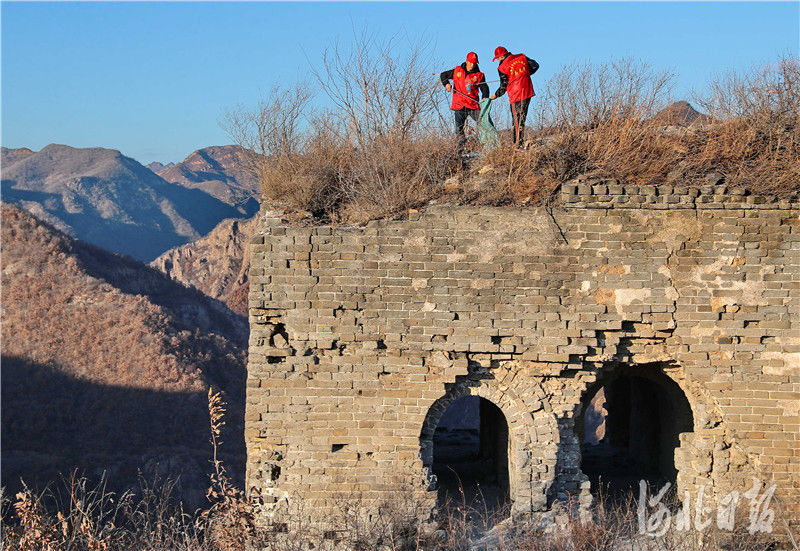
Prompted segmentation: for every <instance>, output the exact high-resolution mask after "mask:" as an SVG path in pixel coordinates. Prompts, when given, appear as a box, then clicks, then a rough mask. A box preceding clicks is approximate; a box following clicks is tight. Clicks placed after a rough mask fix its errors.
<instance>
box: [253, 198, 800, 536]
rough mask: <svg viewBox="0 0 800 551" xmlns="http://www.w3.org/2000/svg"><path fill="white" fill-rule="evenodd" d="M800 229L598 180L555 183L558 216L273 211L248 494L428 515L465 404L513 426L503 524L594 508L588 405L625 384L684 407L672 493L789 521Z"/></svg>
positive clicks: (256, 265) (260, 257) (788, 207)
mask: <svg viewBox="0 0 800 551" xmlns="http://www.w3.org/2000/svg"><path fill="white" fill-rule="evenodd" d="M799 214H800V210H799V209H798V206H797V203H794V202H790V201H785V200H784V201H777V200H774V199H770V198H765V197H760V196H750V195H745V194H744V193H743V192H742V191H740V190H727V189H726V188H725V187H724V186H705V187H698V188H690V187H689V188H673V187H672V186H661V187H635V186H622V185H619V184H616V183H615V182H600V183H596V184H594V185H590V184H565V185H564V186H562V189H561V191H560V197H559V200H558V201H557V205H556V206H554V207H553V208H552V210H550V209H544V208H525V209H518V208H489V207H457V206H432V207H429V208H427V209H426V210H425V211H424V212H421V213H410V214H409V216H408V219H406V220H399V221H375V222H371V223H369V224H368V225H367V226H366V227H363V228H360V227H359V228H353V227H310V228H298V227H288V226H285V225H281V222H280V219H278V218H270V217H269V216H266V217H265V218H264V219H263V221H262V225H261V228H260V230H259V231H258V232H257V234H256V235H255V236H254V237H253V241H252V243H253V246H252V269H251V274H250V327H251V336H250V356H249V366H248V383H247V384H248V389H247V412H246V416H247V417H246V435H245V439H246V441H247V446H248V464H247V467H248V474H247V481H248V491H249V492H250V495H251V496H252V497H253V498H254V499H256V500H260V501H261V502H262V503H264V511H265V513H268V512H269V511H270V510H271V508H274V507H280V506H289V507H291V506H292V505H296V506H298V507H300V506H301V505H302V506H303V507H304V509H303V510H307V511H311V510H313V511H314V513H313V514H311V513H309V515H311V516H317V517H318V518H324V514H325V513H324V512H325V511H326V510H327V509H326V508H330V507H335V506H336V503H337V500H339V499H341V498H342V497H343V496H352V495H353V494H354V493H358V494H359V495H361V496H366V497H368V498H370V499H372V498H381V497H390V496H391V495H392V493H393V492H397V491H398V488H401V487H402V488H412V490H413V491H414V492H417V497H418V499H420V500H421V502H424V503H428V504H430V506H433V503H434V501H433V492H432V491H431V490H432V488H433V487H434V486H435V480H434V479H433V477H432V476H431V473H430V466H431V460H432V436H433V431H434V429H435V427H436V423H437V422H438V420H439V419H440V418H441V416H442V414H443V413H444V411H445V410H446V409H447V406H448V405H449V404H450V403H452V402H453V401H454V400H456V399H458V398H459V397H461V396H465V395H476V396H481V397H483V398H486V399H487V400H489V401H491V402H493V403H494V404H495V405H497V406H498V407H500V409H501V410H502V412H503V414H504V415H505V417H506V420H507V422H508V425H509V458H508V462H509V472H510V486H511V488H510V493H511V498H512V500H513V510H514V511H515V512H517V513H528V512H532V513H537V512H543V511H547V510H549V509H551V508H552V505H553V503H554V501H557V500H559V499H565V498H566V496H567V494H568V493H572V494H579V495H581V496H582V502H583V503H584V504H585V503H587V502H588V500H589V499H590V498H588V496H587V492H588V483H587V482H586V476H585V475H584V474H583V473H582V472H581V469H580V440H579V438H578V434H579V433H580V430H579V429H580V427H581V425H582V411H583V407H584V402H586V400H587V398H590V397H591V396H590V395H591V394H592V393H593V392H594V390H595V389H597V388H598V387H599V386H600V385H601V384H603V382H604V381H609V380H612V379H613V377H616V376H619V375H620V374H623V373H628V374H634V375H636V376H637V377H643V378H647V379H648V380H651V381H653V383H654V384H657V385H659V386H658V388H661V389H663V393H662V394H661V395H660V397H659V399H663V400H664V401H665V402H669V403H673V402H674V403H676V404H677V403H678V401H680V400H685V402H686V403H688V407H689V408H691V411H690V412H688V411H687V412H686V413H685V415H684V417H685V419H684V420H683V421H682V422H684V423H688V425H684V428H685V426H688V427H691V430H688V431H685V432H683V433H682V434H680V437H679V439H680V441H679V442H677V443H676V444H675V445H676V446H677V447H676V449H675V452H674V465H675V467H676V468H677V470H678V474H677V484H678V486H679V489H681V490H686V491H690V492H696V491H697V489H698V488H699V487H700V486H704V487H706V490H705V491H706V494H707V495H709V494H715V493H716V494H717V495H721V493H723V492H727V491H729V490H730V489H739V490H743V489H746V488H749V487H750V485H751V480H752V476H757V477H759V478H761V479H762V480H764V481H765V482H774V483H775V484H776V485H777V487H778V490H777V496H779V498H780V500H781V505H782V507H783V509H784V512H785V513H786V514H787V515H788V516H789V517H791V518H793V519H795V520H797V519H798V518H800V332H799V331H798V330H799V329H800V323H799V322H798V310H800V301H798V296H799V295H800V292H798V290H799V289H800V216H799ZM676 407H677V406H676ZM676 422H677V421H676ZM681 430H683V429H681ZM426 500H427V501H426Z"/></svg>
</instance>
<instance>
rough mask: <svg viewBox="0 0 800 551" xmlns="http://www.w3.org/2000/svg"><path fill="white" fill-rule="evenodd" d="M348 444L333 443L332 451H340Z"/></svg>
mask: <svg viewBox="0 0 800 551" xmlns="http://www.w3.org/2000/svg"><path fill="white" fill-rule="evenodd" d="M346 445H347V444H332V445H331V451H332V452H338V451H339V450H341V449H344V447H345V446H346Z"/></svg>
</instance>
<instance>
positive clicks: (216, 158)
mask: <svg viewBox="0 0 800 551" xmlns="http://www.w3.org/2000/svg"><path fill="white" fill-rule="evenodd" d="M250 154H252V153H251V152H248V151H247V150H246V149H244V148H243V147H240V146H238V145H225V146H211V147H206V148H203V149H198V150H197V151H195V152H193V153H192V154H191V155H189V156H188V157H186V158H185V159H184V160H183V161H181V162H180V163H168V164H166V165H161V163H158V165H161V166H160V167H158V166H156V163H150V164H149V165H147V166H148V167H149V168H151V170H153V171H154V172H155V173H156V174H158V175H159V176H161V177H162V178H163V179H164V180H166V181H167V182H172V183H176V184H179V185H181V186H183V187H186V188H189V189H199V190H202V191H205V192H206V193H208V194H209V195H211V196H212V197H216V198H217V199H219V200H220V201H222V202H223V203H226V204H228V205H231V206H232V207H235V208H236V209H237V210H238V211H239V213H240V214H241V215H242V216H252V215H253V214H255V212H256V211H257V210H258V179H257V178H256V177H255V176H254V175H253V173H252V172H251V171H250V170H249V164H250V159H249V158H248V157H249V155H250Z"/></svg>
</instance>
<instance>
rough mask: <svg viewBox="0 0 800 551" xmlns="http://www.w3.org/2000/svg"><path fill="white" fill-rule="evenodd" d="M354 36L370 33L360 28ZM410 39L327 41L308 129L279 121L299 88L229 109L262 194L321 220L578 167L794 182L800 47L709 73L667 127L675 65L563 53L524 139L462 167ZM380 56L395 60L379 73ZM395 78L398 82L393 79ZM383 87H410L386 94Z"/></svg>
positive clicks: (381, 213)
mask: <svg viewBox="0 0 800 551" xmlns="http://www.w3.org/2000/svg"><path fill="white" fill-rule="evenodd" d="M362 40H364V41H366V43H367V44H369V40H370V38H369V37H362ZM409 51H410V52H411V53H410V54H409V56H408V59H405V60H396V59H393V58H392V56H391V55H390V48H389V47H386V46H385V45H384V47H383V48H381V47H363V48H362V47H357V48H356V49H354V50H353V51H352V52H348V53H344V52H342V51H340V50H339V49H338V48H335V47H334V48H333V49H332V51H331V52H329V55H328V56H327V57H326V59H325V64H324V69H323V70H322V71H321V72H319V73H318V74H317V79H318V82H319V83H320V86H321V89H322V91H323V92H324V93H325V94H326V95H327V97H328V100H330V101H333V103H334V104H335V105H336V109H335V110H334V111H332V112H329V113H326V114H324V115H319V114H317V115H314V116H309V117H308V121H307V122H308V124H307V125H306V127H305V129H304V130H303V129H301V127H300V125H297V124H287V122H286V121H287V118H289V119H291V117H292V116H293V115H294V114H296V113H298V112H303V113H309V112H310V111H311V108H310V107H309V105H310V101H311V98H310V97H309V96H308V95H307V94H303V93H300V92H297V91H294V92H291V93H284V94H283V95H281V94H277V93H276V95H274V96H273V99H272V100H271V101H269V102H267V103H266V105H269V106H270V107H269V108H268V109H266V110H265V109H264V108H263V107H262V109H261V110H260V111H256V112H254V113H250V114H249V115H248V116H244V115H243V113H244V112H242V111H240V112H239V114H238V117H237V116H234V117H232V118H231V119H230V120H229V122H231V123H232V124H229V125H228V127H229V129H231V130H232V132H231V133H232V135H233V136H234V138H235V139H237V141H238V142H239V143H242V145H244V146H246V147H248V148H250V149H254V150H255V151H259V152H260V155H258V162H260V163H261V165H262V170H261V182H262V184H263V187H264V190H265V198H266V199H267V200H268V201H270V202H272V203H277V204H278V205H280V206H281V207H283V208H285V209H287V210H290V211H291V210H295V211H297V210H300V211H307V212H309V213H311V215H312V217H315V218H317V219H320V220H323V221H326V222H331V221H332V222H338V221H341V222H350V223H360V222H364V221H366V220H369V219H372V218H380V217H391V216H394V215H396V214H399V213H402V212H404V211H405V210H406V209H408V208H410V207H415V206H417V205H421V204H424V203H425V202H427V201H430V200H431V199H435V198H438V199H439V200H440V201H442V202H453V203H469V204H479V205H480V204H485V205H504V204H513V205H522V204H533V205H540V204H546V203H547V202H548V201H549V200H550V199H551V198H552V197H553V191H554V190H555V189H556V188H557V187H558V186H559V185H560V184H561V183H562V182H566V181H569V180H571V179H574V178H576V177H578V176H580V175H586V174H591V175H594V176H599V177H603V178H610V179H618V180H620V181H621V182H623V183H627V184H638V185H653V184H658V183H669V184H674V185H686V184H704V183H707V182H708V181H709V178H713V179H714V181H715V182H716V181H719V180H720V179H721V178H724V179H725V181H726V183H727V184H728V185H732V186H742V187H745V188H746V189H747V190H749V191H750V192H752V193H766V194H773V195H778V196H781V197H787V196H791V195H795V194H797V192H798V191H800V124H799V122H800V121H799V120H798V117H800V115H798V113H800V60H798V59H797V58H791V57H787V56H785V57H782V58H780V59H778V60H777V61H776V62H775V63H773V64H770V65H769V66H767V67H764V68H761V69H758V70H754V71H752V72H750V73H746V74H743V75H742V74H737V73H735V72H731V73H728V74H726V75H722V76H720V77H718V78H717V79H716V80H715V81H713V82H712V84H711V85H710V87H709V92H708V93H707V94H706V95H705V96H703V97H700V98H698V100H697V102H698V104H699V105H700V106H701V108H702V109H705V110H707V111H708V113H709V115H710V118H709V117H702V118H701V121H698V122H702V123H703V124H698V123H695V124H693V125H691V126H688V127H686V126H670V124H671V121H670V119H669V117H668V116H665V115H664V112H663V110H664V109H665V108H666V107H667V106H668V105H669V100H670V95H671V92H672V83H673V81H674V76H673V75H672V74H671V73H669V72H662V71H656V70H654V69H653V68H652V67H650V66H648V65H647V64H645V63H642V62H638V61H635V60H632V59H621V60H614V61H610V62H607V63H601V64H591V63H586V64H572V65H569V66H566V67H564V68H563V69H562V70H561V71H559V72H558V73H557V74H556V75H555V76H554V77H553V78H552V79H551V80H550V81H549V82H547V83H546V85H545V86H544V88H543V93H542V94H541V95H540V96H537V97H536V98H534V101H533V104H532V106H531V112H530V114H529V120H530V121H531V124H529V126H530V127H531V128H532V129H533V132H531V133H530V135H531V138H530V139H529V141H528V143H527V147H526V148H525V149H522V150H515V149H513V148H512V147H511V146H510V144H508V143H506V144H504V145H503V146H501V148H499V149H498V150H495V151H493V152H489V153H487V154H486V155H484V156H483V157H482V159H481V161H480V162H479V163H477V164H476V163H472V164H473V166H472V167H471V168H467V167H465V166H462V164H461V163H460V161H459V159H458V158H457V157H456V154H455V152H456V149H455V143H454V141H453V140H452V137H451V136H450V133H451V130H449V129H448V126H449V122H445V123H444V124H443V121H445V118H443V117H442V115H441V114H439V113H438V111H437V102H436V101H435V96H434V93H435V87H436V86H438V84H436V83H434V88H432V89H429V88H428V87H427V85H420V84H419V83H421V82H430V81H431V79H430V77H429V74H430V73H427V71H425V70H421V66H422V65H421V64H420V63H419V60H420V59H422V58H424V57H425V56H424V55H423V50H422V49H420V48H412V49H411V50H409ZM353 52H356V53H353ZM365 52H369V53H365ZM376 66H388V67H390V68H391V71H388V72H387V73H386V74H383V73H380V72H375V71H374V70H372V69H371V68H373V67H376ZM426 73H427V75H428V78H427V79H426ZM396 82H401V83H407V84H408V86H405V85H404V86H402V87H395V86H392V83H396ZM414 82H416V83H417V84H416V85H412V84H411V83H414ZM390 89H391V90H395V89H403V90H411V91H412V93H411V94H401V93H394V94H387V93H385V92H386V90H390ZM280 105H283V110H281V108H279V107H277V106H280ZM499 105H500V104H499V103H498V106H499ZM504 107H505V106H504V105H503V107H501V109H503V108H504ZM276 110H278V111H280V113H276V112H275V111H276ZM659 113H661V115H659ZM657 115H658V116H657ZM248 117H249V119H248ZM501 117H502V115H501ZM247 120H250V121H251V122H252V121H254V120H258V121H260V123H261V126H259V125H254V124H249V125H248V124H246V121H247ZM294 122H296V121H294ZM271 125H272V127H271ZM287 129H288V131H286V130H287ZM275 136H280V137H281V139H280V140H277V141H276V140H275V138H274V137H275ZM243 137H247V139H243ZM281 140H283V141H281ZM506 141H508V140H506ZM265 144H266V146H265ZM287 144H289V145H287ZM259 146H260V147H259ZM264 167H268V168H267V169H266V170H265V169H264ZM710 174H713V175H712V176H709V175H710ZM453 177H454V178H453ZM448 178H450V180H449V185H445V186H443V185H442V184H443V182H445V181H446V180H448ZM453 182H455V185H453Z"/></svg>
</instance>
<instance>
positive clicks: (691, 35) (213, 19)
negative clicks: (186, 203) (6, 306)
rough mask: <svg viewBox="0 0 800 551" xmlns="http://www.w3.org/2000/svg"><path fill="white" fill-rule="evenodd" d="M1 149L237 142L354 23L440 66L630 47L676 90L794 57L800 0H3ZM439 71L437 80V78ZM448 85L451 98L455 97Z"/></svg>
mask: <svg viewBox="0 0 800 551" xmlns="http://www.w3.org/2000/svg"><path fill="white" fill-rule="evenodd" d="M0 11H1V13H0V17H2V24H1V25H2V52H1V55H2V60H1V65H2V70H1V73H2V74H1V75H0V77H1V78H2V83H1V84H2V106H1V108H2V113H1V114H2V129H1V130H2V137H1V138H0V141H2V145H4V146H6V147H30V148H32V149H34V150H38V149H41V148H42V147H44V146H45V145H47V144H48V143H64V144H67V145H72V146H75V147H110V148H114V149H119V150H121V151H122V152H123V153H125V154H126V155H129V156H132V157H134V158H135V159H137V160H139V161H142V162H145V163H146V162H150V161H153V160H158V161H179V160H182V159H183V158H184V157H186V156H187V155H188V154H189V153H191V152H192V151H193V150H195V149H198V148H200V147H205V146H208V145H218V144H224V143H229V142H230V140H229V138H228V137H227V136H226V135H225V133H224V132H223V130H222V129H221V128H220V127H219V124H218V121H219V119H220V117H221V116H222V114H223V113H224V111H225V109H226V108H230V107H233V106H234V105H236V104H239V103H243V104H249V105H254V104H255V103H256V102H257V100H258V99H259V98H260V97H261V96H262V95H263V94H264V93H265V92H266V91H268V90H269V89H270V88H271V87H272V86H273V85H281V84H291V83H293V82H294V81H295V80H297V79H298V78H304V77H305V76H307V75H308V72H309V62H310V63H316V62H317V60H318V59H319V58H320V56H321V54H322V52H323V51H324V50H325V48H326V47H327V46H328V45H329V44H330V43H331V42H332V41H333V40H335V39H337V38H338V39H339V40H340V42H342V43H344V44H347V42H348V41H351V40H352V36H353V28H354V27H356V28H366V29H368V30H370V31H371V32H374V33H377V34H378V35H379V36H391V35H393V34H396V33H398V32H405V33H407V34H408V35H410V36H412V37H421V36H426V37H428V38H430V39H431V40H433V42H434V43H435V48H436V57H437V58H438V59H441V60H443V61H442V67H441V70H444V69H447V68H452V67H453V66H454V65H455V64H456V63H458V62H461V61H463V58H464V55H465V54H466V52H467V51H469V50H474V51H476V52H478V55H479V57H480V60H481V67H482V69H483V70H484V72H486V73H487V75H488V78H496V76H495V75H496V70H495V69H496V64H494V63H492V62H491V57H492V51H493V50H494V48H495V46H497V45H498V44H502V45H504V46H506V47H507V48H508V49H509V50H511V51H512V52H519V51H521V52H524V53H525V54H527V55H528V56H529V57H532V58H534V59H536V60H537V61H538V62H539V64H540V65H541V69H540V71H539V72H538V73H537V75H536V76H535V77H534V86H537V85H538V87H541V86H542V84H543V83H544V82H545V81H546V80H547V78H548V77H549V76H550V75H552V74H553V73H554V72H555V71H556V70H557V69H558V68H559V67H560V66H562V65H563V64H566V63H569V62H571V61H575V60H585V59H592V60H595V61H602V60H604V59H607V58H609V57H612V56H613V57H622V56H635V57H638V58H640V59H642V60H644V61H647V62H648V63H650V64H652V65H654V66H655V67H657V68H663V69H672V70H674V71H675V72H676V73H677V75H678V80H677V87H676V90H675V96H676V99H683V98H686V97H689V96H690V94H691V92H692V90H696V89H702V88H703V86H704V85H705V84H706V83H707V82H708V80H709V78H710V77H711V76H712V75H713V74H714V73H715V72H720V71H724V70H726V69H729V68H736V69H748V68H750V67H753V66H754V65H757V64H761V63H766V62H769V61H772V60H774V59H776V58H777V56H778V55H779V54H781V53H787V52H788V53H790V54H793V55H798V48H799V47H800V46H798V42H799V41H800V37H799V36H800V2H783V3H764V2H753V3H750V2H735V3H727V2H707V3H694V2H591V3H583V2H580V3H578V2H576V3H567V2H549V3H544V2H541V3H539V2H518V3H479V2H469V3H455V2H437V3H435V2H418V3H332V2H331V3H311V2H304V3H289V2H286V3H266V2H263V3H262V2H246V3H216V2H205V3H189V2H180V3H178V2H157V3H116V4H112V3H94V2H92V3H88V2H86V3H17V2H2V6H1V7H0ZM432 78H433V77H432ZM447 101H448V99H447V97H446V95H443V97H442V102H443V105H445V104H446V103H447Z"/></svg>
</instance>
